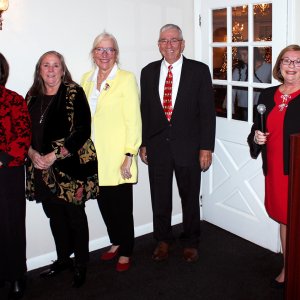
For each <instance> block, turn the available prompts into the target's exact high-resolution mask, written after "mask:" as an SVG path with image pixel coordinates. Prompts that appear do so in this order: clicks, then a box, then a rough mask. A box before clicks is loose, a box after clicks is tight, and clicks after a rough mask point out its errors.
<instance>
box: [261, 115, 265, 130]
mask: <svg viewBox="0 0 300 300" xmlns="http://www.w3.org/2000/svg"><path fill="white" fill-rule="evenodd" d="M260 131H261V132H263V133H265V132H266V128H265V114H260Z"/></svg>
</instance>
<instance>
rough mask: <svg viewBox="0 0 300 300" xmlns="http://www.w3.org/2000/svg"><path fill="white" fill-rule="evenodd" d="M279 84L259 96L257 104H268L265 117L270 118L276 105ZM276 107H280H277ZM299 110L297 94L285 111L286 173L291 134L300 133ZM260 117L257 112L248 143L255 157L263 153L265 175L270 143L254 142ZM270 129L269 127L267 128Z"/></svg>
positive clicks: (287, 172) (284, 147)
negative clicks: (275, 96) (261, 144)
mask: <svg viewBox="0 0 300 300" xmlns="http://www.w3.org/2000/svg"><path fill="white" fill-rule="evenodd" d="M277 89H278V86H273V87H270V88H267V89H265V90H263V91H262V93H261V94H260V96H259V100H258V103H257V104H261V103H262V104H264V105H265V106H266V112H265V117H266V118H265V119H267V118H268V115H269V113H270V112H271V110H272V109H273V108H274V106H275V102H274V95H275V92H276V90H277ZM275 109H278V108H276V107H275ZM299 112H300V96H297V97H296V98H295V99H293V100H292V101H291V102H290V103H289V105H288V107H287V109H286V113H285V117H284V122H283V158H282V159H283V168H284V169H283V171H284V174H285V175H288V174H289V160H290V135H291V134H294V133H300V122H299ZM259 123H260V117H259V115H258V113H256V117H255V118H254V124H253V126H252V128H251V132H250V134H249V136H248V144H249V146H250V154H251V156H252V157H253V158H257V156H258V155H259V153H260V152H261V153H262V159H263V172H264V175H266V174H267V157H266V148H267V147H268V146H267V145H268V143H267V144H265V145H264V146H263V147H262V146H260V145H257V144H255V143H254V133H255V130H257V129H259V125H260V124H259ZM266 131H268V128H266Z"/></svg>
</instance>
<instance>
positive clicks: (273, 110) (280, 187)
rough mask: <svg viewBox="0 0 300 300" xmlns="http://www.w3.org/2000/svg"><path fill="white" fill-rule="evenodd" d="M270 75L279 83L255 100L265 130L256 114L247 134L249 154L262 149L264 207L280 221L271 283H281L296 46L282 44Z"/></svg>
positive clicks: (298, 63) (299, 91) (294, 129)
mask: <svg viewBox="0 0 300 300" xmlns="http://www.w3.org/2000/svg"><path fill="white" fill-rule="evenodd" d="M273 77H274V78H275V79H277V80H278V81H280V82H281V85H279V86H275V87H271V88H268V89H265V90H264V91H263V92H262V93H261V95H260V98H259V101H258V104H264V105H265V107H266V112H265V117H266V132H265V133H264V132H262V131H260V116H259V114H258V115H257V118H256V119H255V120H254V124H253V126H252V129H251V133H250V135H249V136H248V143H249V146H250V152H251V156H252V157H253V158H256V157H257V156H258V155H259V153H260V152H261V153H262V159H263V172H264V175H265V207H266V210H267V212H268V214H269V216H270V217H271V218H272V219H274V220H275V221H276V222H278V223H279V224H280V239H281V245H282V252H283V258H284V265H283V268H282V270H281V272H280V274H279V275H278V276H277V277H276V278H275V279H274V280H273V281H272V286H273V287H277V288H283V287H284V279H285V278H284V277H285V253H286V231H287V230H286V229H287V223H288V222H287V217H288V208H287V206H288V205H287V204H288V179H289V152H290V149H289V148H290V147H289V138H290V135H291V134H294V133H300V122H299V112H300V46H299V45H289V46H287V47H286V48H284V49H283V50H282V51H281V52H280V54H279V56H278V58H277V60H276V63H275V66H274V68H273Z"/></svg>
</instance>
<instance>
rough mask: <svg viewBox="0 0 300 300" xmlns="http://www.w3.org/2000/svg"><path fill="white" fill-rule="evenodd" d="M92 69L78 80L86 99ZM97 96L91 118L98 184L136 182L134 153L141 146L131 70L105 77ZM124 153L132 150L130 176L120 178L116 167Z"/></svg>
mask: <svg viewBox="0 0 300 300" xmlns="http://www.w3.org/2000/svg"><path fill="white" fill-rule="evenodd" d="M94 72H95V70H91V71H89V72H87V73H85V74H84V75H83V77H82V79H81V86H82V87H83V89H84V91H85V93H86V96H87V98H88V100H89V101H90V96H91V93H92V91H93V88H94V84H95V83H94V82H93V81H92V80H91V78H92V77H93V74H94ZM107 84H108V85H109V86H107V85H106V88H104V89H103V90H102V92H101V94H100V96H99V97H98V101H97V106H96V111H95V114H94V116H93V118H92V125H93V128H94V143H95V147H96V152H97V157H98V175H99V185H100V186H114V185H119V184H123V183H136V182H137V177H138V170H137V154H138V149H139V147H140V145H141V135H142V134H141V132H142V122H141V114H140V100H139V92H138V86H137V83H136V79H135V76H134V74H133V73H131V72H127V71H124V70H120V69H118V71H117V73H116V76H115V77H114V78H113V79H111V80H110V79H108V80H107ZM125 153H132V154H134V157H133V158H132V165H131V169H130V171H131V173H132V177H131V178H130V179H123V178H122V176H121V173H120V167H121V165H122V163H123V161H124V159H125Z"/></svg>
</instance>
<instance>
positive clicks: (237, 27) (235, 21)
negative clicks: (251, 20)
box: [232, 5, 248, 42]
mask: <svg viewBox="0 0 300 300" xmlns="http://www.w3.org/2000/svg"><path fill="white" fill-rule="evenodd" d="M232 41H233V42H245V41H248V6H247V5H243V6H236V7H233V8H232Z"/></svg>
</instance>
